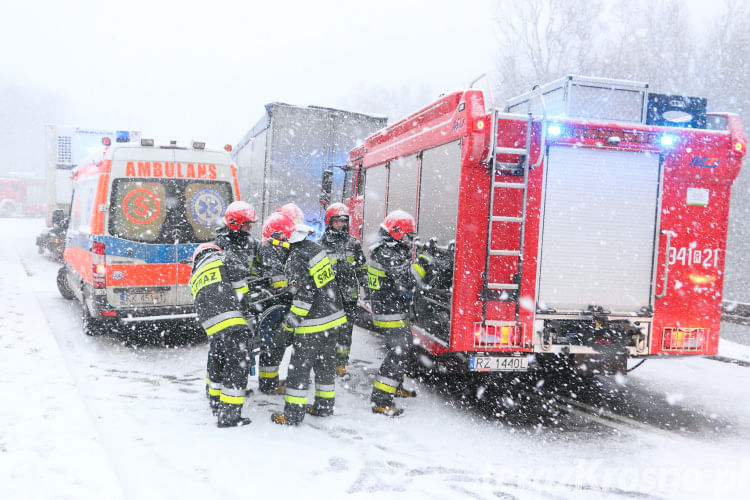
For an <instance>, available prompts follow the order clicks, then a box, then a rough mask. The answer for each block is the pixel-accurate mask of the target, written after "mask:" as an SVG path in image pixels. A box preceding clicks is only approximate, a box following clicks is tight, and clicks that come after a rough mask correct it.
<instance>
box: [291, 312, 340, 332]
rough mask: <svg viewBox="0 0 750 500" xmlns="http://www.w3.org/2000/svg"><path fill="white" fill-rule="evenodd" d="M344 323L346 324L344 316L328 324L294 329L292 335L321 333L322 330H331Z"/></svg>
mask: <svg viewBox="0 0 750 500" xmlns="http://www.w3.org/2000/svg"><path fill="white" fill-rule="evenodd" d="M344 323H346V316H342V317H340V318H338V319H334V320H333V321H329V322H328V323H323V324H322V325H315V326H298V327H297V328H295V329H294V333H315V332H322V331H324V330H328V329H330V328H333V327H334V326H338V325H343V324H344Z"/></svg>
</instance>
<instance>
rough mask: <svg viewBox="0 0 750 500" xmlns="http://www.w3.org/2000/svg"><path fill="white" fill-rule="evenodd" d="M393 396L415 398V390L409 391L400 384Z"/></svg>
mask: <svg viewBox="0 0 750 500" xmlns="http://www.w3.org/2000/svg"><path fill="white" fill-rule="evenodd" d="M394 396H395V397H397V398H416V397H417V391H410V390H409V389H406V388H405V387H404V384H400V385H399V386H398V389H396V393H395V394H394Z"/></svg>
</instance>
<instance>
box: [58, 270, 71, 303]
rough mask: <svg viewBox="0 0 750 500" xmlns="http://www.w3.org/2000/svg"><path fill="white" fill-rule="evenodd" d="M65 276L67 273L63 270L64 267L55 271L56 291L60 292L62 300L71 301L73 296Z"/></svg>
mask: <svg viewBox="0 0 750 500" xmlns="http://www.w3.org/2000/svg"><path fill="white" fill-rule="evenodd" d="M66 274H67V271H66V270H65V267H64V266H63V267H61V268H60V269H59V270H58V271H57V290H58V291H59V292H60V295H62V296H63V298H64V299H67V300H72V299H73V298H74V297H75V296H74V295H73V291H72V290H71V289H70V286H68V280H67V277H66Z"/></svg>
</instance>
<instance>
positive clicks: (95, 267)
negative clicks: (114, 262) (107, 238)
mask: <svg viewBox="0 0 750 500" xmlns="http://www.w3.org/2000/svg"><path fill="white" fill-rule="evenodd" d="M105 250H106V247H105V246H104V243H101V242H99V241H95V242H94V243H93V245H92V246H91V251H92V253H93V254H94V255H93V259H92V261H91V283H92V285H93V286H94V288H106V287H107V266H106V265H105V264H104V252H105Z"/></svg>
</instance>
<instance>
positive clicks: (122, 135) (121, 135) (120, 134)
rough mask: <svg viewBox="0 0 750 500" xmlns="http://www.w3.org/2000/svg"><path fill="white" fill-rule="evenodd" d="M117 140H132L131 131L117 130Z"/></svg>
mask: <svg viewBox="0 0 750 500" xmlns="http://www.w3.org/2000/svg"><path fill="white" fill-rule="evenodd" d="M115 142H130V131H129V130H117V131H115Z"/></svg>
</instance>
